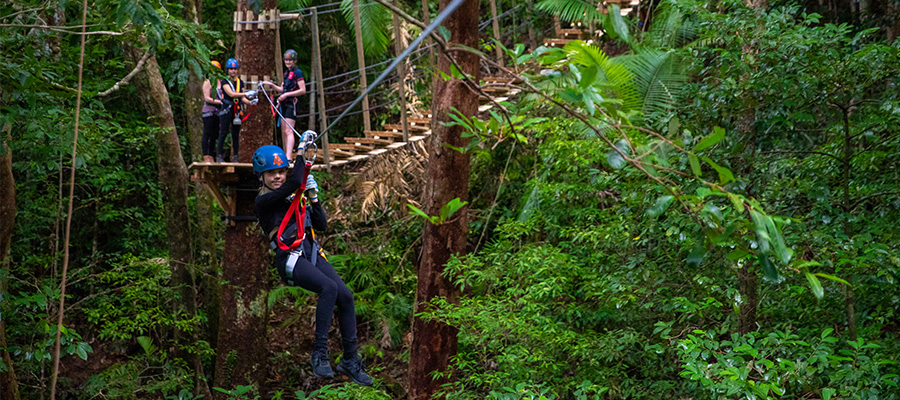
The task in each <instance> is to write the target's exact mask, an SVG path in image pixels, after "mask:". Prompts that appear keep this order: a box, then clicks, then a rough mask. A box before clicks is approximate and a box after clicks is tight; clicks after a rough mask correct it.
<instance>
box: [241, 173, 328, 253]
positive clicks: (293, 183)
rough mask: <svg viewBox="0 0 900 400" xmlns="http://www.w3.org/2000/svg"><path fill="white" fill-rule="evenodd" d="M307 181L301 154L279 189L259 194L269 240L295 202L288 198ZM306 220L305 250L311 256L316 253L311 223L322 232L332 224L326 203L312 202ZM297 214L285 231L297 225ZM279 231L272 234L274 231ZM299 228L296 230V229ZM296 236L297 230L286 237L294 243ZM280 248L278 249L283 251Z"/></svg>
mask: <svg viewBox="0 0 900 400" xmlns="http://www.w3.org/2000/svg"><path fill="white" fill-rule="evenodd" d="M302 181H303V159H302V158H301V157H297V160H296V161H295V162H294V169H293V170H292V171H291V173H290V175H289V176H288V178H287V180H286V181H285V182H284V184H282V185H281V187H279V188H278V189H275V190H273V191H271V192H269V193H266V194H261V195H259V196H256V204H255V210H256V218H257V219H258V220H259V225H260V226H261V227H262V229H263V232H265V233H266V235H269V237H268V240H272V239H274V238H275V236H276V235H277V233H278V231H277V229H278V226H279V225H281V220H282V219H284V216H285V214H287V212H288V209H289V208H290V206H291V202H290V201H289V200H288V199H289V198H290V195H292V194H294V192H296V191H297V189H298V188H300V184H301V183H302ZM306 216H307V218H306V221H305V225H306V228H307V232H306V239H305V240H304V241H303V254H304V255H306V256H307V257H309V255H311V254H312V244H313V238H312V234H311V233H310V232H309V227H310V226H311V227H312V228H313V229H315V230H316V231H319V232H323V231H325V229H327V228H328V216H327V215H326V214H325V209H324V208H322V203H320V202H315V203H312V202H310V203H308V205H307V208H306ZM294 221H295V220H294V218H293V217H292V218H291V223H290V225H288V227H287V228H285V232H287V231H288V230H291V226H292V225H294V223H295V222H294ZM273 230H274V231H275V233H274V234H272V231H273ZM294 231H295V232H296V230H295V229H294ZM295 239H296V234H295V235H292V236H291V237H290V238H285V240H284V243H285V244H288V245H289V244H291V243H292V242H293V241H294V240H295ZM280 250H281V249H278V250H276V251H280Z"/></svg>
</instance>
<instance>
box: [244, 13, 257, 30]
mask: <svg viewBox="0 0 900 400" xmlns="http://www.w3.org/2000/svg"><path fill="white" fill-rule="evenodd" d="M244 12H245V13H246V14H244V21H245V22H252V21H253V11H249V10H248V11H244ZM253 25H256V24H244V30H245V31H252V30H253Z"/></svg>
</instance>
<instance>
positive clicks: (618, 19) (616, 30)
mask: <svg viewBox="0 0 900 400" xmlns="http://www.w3.org/2000/svg"><path fill="white" fill-rule="evenodd" d="M608 11H609V14H607V15H608V16H607V18H606V19H605V20H604V22H605V25H606V31H607V32H610V33H612V34H613V37H618V38H619V39H622V41H623V42H625V43H627V44H629V45H630V44H631V33H630V32H629V31H628V25H627V24H626V23H625V20H624V19H622V10H621V9H620V8H619V5H618V4H615V3H612V4H610V5H609V8H608Z"/></svg>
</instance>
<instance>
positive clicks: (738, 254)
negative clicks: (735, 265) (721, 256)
mask: <svg viewBox="0 0 900 400" xmlns="http://www.w3.org/2000/svg"><path fill="white" fill-rule="evenodd" d="M747 254H750V253H749V252H748V251H746V250H741V249H735V250H732V251H730V252H729V253H728V255H727V256H726V257H728V259H729V260H731V261H737V260H740V259H742V258H744V257H745V256H746V255H747Z"/></svg>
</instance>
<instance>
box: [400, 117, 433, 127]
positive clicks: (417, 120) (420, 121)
mask: <svg viewBox="0 0 900 400" xmlns="http://www.w3.org/2000/svg"><path fill="white" fill-rule="evenodd" d="M406 120H407V121H409V122H410V123H413V124H417V125H431V118H417V117H409V118H407V119H406Z"/></svg>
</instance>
